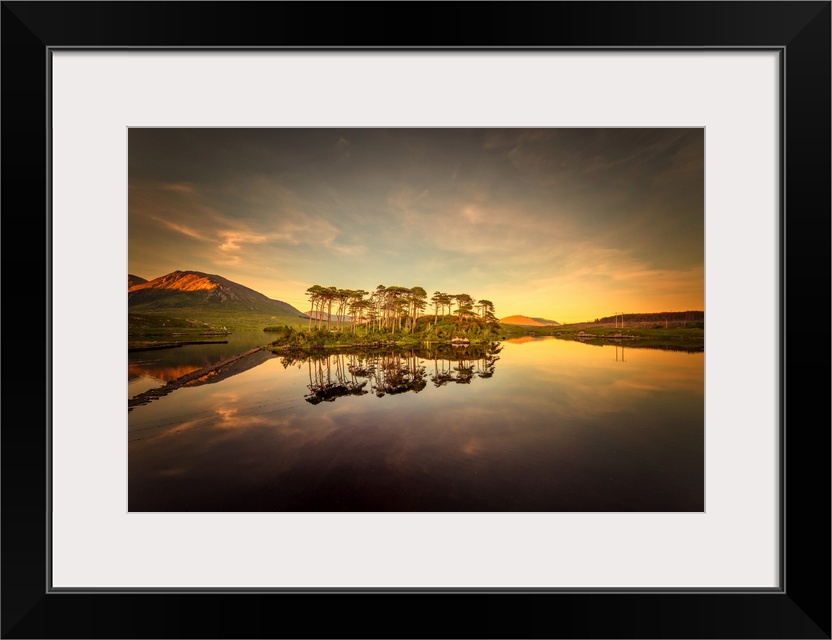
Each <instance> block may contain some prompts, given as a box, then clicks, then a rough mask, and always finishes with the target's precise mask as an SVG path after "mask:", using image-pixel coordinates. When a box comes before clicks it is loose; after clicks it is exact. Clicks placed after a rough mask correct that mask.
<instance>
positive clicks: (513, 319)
mask: <svg viewBox="0 0 832 640" xmlns="http://www.w3.org/2000/svg"><path fill="white" fill-rule="evenodd" d="M500 322H501V323H502V324H513V325H518V326H522V327H558V326H560V322H555V321H554V320H547V319H546V318H530V317H529V316H519V315H518V316H508V317H507V318H502V319H501V320H500Z"/></svg>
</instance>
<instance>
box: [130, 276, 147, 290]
mask: <svg viewBox="0 0 832 640" xmlns="http://www.w3.org/2000/svg"><path fill="white" fill-rule="evenodd" d="M145 282H147V280H145V279H144V278H140V277H139V276H134V275H133V274H131V273H128V274H127V288H128V289H129V288H130V287H135V286H136V285H137V284H144V283H145Z"/></svg>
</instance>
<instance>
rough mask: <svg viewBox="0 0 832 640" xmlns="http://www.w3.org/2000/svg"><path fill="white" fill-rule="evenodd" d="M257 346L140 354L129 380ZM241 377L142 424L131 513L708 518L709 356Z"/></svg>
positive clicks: (378, 358)
mask: <svg viewBox="0 0 832 640" xmlns="http://www.w3.org/2000/svg"><path fill="white" fill-rule="evenodd" d="M256 333H258V332H252V334H256ZM262 337H263V334H262V333H259V335H257V336H254V335H252V336H249V337H248V338H250V339H251V340H252V341H253V344H259V343H262V342H265V341H264V340H263V339H262ZM248 338H246V339H248ZM266 341H267V340H266ZM242 342H245V340H242V341H241V342H240V344H242ZM248 346H250V345H246V346H245V347H244V348H243V349H240V348H238V347H239V344H235V347H234V348H230V349H229V348H228V347H229V345H212V348H214V350H215V351H216V352H211V353H206V350H207V349H208V347H207V346H199V347H182V348H180V349H173V350H168V351H155V352H154V351H151V352H140V353H137V354H131V355H135V356H137V358H135V359H134V358H131V359H130V365H131V371H130V375H131V376H133V380H134V382H135V381H137V380H140V379H141V380H144V383H143V384H148V382H149V381H152V384H149V386H146V387H144V388H149V387H152V386H158V384H159V380H167V379H172V378H175V377H177V376H178V375H182V374H183V373H186V372H187V371H188V370H192V369H195V368H198V367H201V366H205V364H208V363H209V362H211V361H212V358H213V359H214V360H216V359H220V358H222V357H227V355H233V354H234V353H238V352H240V351H242V350H244V349H245V348H248ZM219 347H225V348H226V349H227V351H228V353H227V355H221V354H219V353H218V352H220V351H223V349H220V348H219ZM138 356H141V357H138ZM189 358H190V360H189ZM206 359H207V361H206ZM195 363H196V364H195ZM188 367H190V369H188ZM237 371H238V372H237V373H235V374H234V375H230V376H228V377H224V378H223V379H221V380H219V381H218V382H215V383H211V384H203V385H201V386H195V387H187V388H182V389H179V390H177V391H174V392H173V393H171V394H170V395H168V396H165V397H163V398H160V399H158V400H155V401H154V402H152V403H151V404H149V405H145V406H139V407H136V408H135V409H134V410H133V411H132V412H130V413H129V414H128V425H129V434H128V439H129V485H128V491H129V509H130V511H702V510H703V509H704V354H703V353H694V354H689V353H680V352H668V351H655V350H648V349H634V348H626V347H625V348H623V349H622V348H621V347H616V346H613V345H610V346H604V347H598V346H590V345H584V344H580V343H575V342H567V341H561V340H557V339H554V338H524V339H520V340H517V341H505V342H501V343H500V344H499V347H497V350H496V351H495V352H492V353H487V352H485V351H483V350H474V349H452V348H451V347H443V348H441V349H434V350H433V351H421V352H399V353H396V352H394V351H391V350H388V351H381V352H375V353H372V354H352V355H350V354H341V355H331V356H329V357H323V358H318V359H312V360H308V359H307V360H297V361H290V360H287V359H286V358H280V357H277V356H271V355H268V354H257V355H256V356H255V357H254V358H251V359H250V360H249V361H247V362H246V363H245V364H244V365H242V366H241V367H239V368H238V369H237ZM145 378H147V379H149V381H148V380H145ZM141 386H142V385H137V386H136V387H135V388H138V389H139V391H142V390H144V388H139V387H141ZM135 393H138V391H135Z"/></svg>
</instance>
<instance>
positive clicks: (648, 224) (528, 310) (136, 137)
mask: <svg viewBox="0 0 832 640" xmlns="http://www.w3.org/2000/svg"><path fill="white" fill-rule="evenodd" d="M128 136H129V138H128V153H129V160H128V174H129V175H128V188H129V197H128V270H129V273H131V274H133V275H137V276H140V277H142V278H146V279H148V280H152V279H153V278H157V277H159V276H162V275H165V274H167V273H170V272H172V271H176V270H182V271H202V272H205V273H210V274H216V275H220V276H223V277H225V278H227V279H229V280H232V281H234V282H237V283H239V284H242V285H245V286H246V287H249V288H251V289H254V290H255V291H259V292H260V293H263V294H265V295H267V296H268V297H270V298H274V299H277V300H283V301H284V302H288V303H289V304H291V305H293V306H295V307H297V308H298V309H299V310H301V311H308V310H309V308H310V305H309V302H308V296H307V295H306V293H305V292H306V290H307V289H308V288H309V287H310V286H312V285H315V284H320V285H323V286H335V287H338V288H343V289H364V290H366V291H372V290H374V289H375V288H376V287H377V286H378V285H384V286H393V285H396V286H402V287H414V286H421V287H423V288H424V289H425V290H426V291H427V292H428V297H430V296H431V295H432V294H433V292H434V291H441V292H444V293H451V294H455V293H468V294H469V295H471V296H472V297H474V298H475V299H476V300H480V299H487V300H490V301H491V302H493V303H494V306H495V312H496V315H497V316H498V317H500V318H502V317H506V316H509V315H516V314H520V315H526V316H532V317H543V318H547V319H549V320H555V321H558V322H561V323H568V322H582V321H588V320H593V319H595V318H597V317H603V316H608V315H612V314H614V313H617V312H622V313H641V312H659V311H687V310H702V309H704V292H705V291H704V290H705V286H704V250H705V236H704V232H705V209H704V140H705V138H704V129H701V128H696V129H680V128H673V129H664V128H649V129H633V128H617V129H585V128H569V129H553V128H541V129H519V128H511V129H492V128H480V129H463V128H443V129H425V128H416V129H405V128H402V129H332V128H318V129H291V128H270V129H251V128H238V129H202V128H191V129H175V128H174V129H171V128H166V129H148V128H138V129H135V128H134V129H130V130H129V134H128Z"/></svg>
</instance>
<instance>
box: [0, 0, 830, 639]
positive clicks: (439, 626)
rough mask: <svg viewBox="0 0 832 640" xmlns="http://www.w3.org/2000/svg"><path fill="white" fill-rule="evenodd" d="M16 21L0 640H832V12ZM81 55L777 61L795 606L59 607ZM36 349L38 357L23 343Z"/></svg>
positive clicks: (537, 11) (165, 8) (233, 601)
mask: <svg viewBox="0 0 832 640" xmlns="http://www.w3.org/2000/svg"><path fill="white" fill-rule="evenodd" d="M0 16H2V17H1V18H0V19H1V20H2V32H1V34H0V35H1V36H2V54H3V55H2V96H3V103H2V107H3V108H2V125H3V135H2V168H3V173H2V195H1V196H0V197H2V201H1V202H2V210H3V231H4V233H3V234H2V238H3V240H2V242H3V248H4V251H3V254H2V262H3V274H4V278H3V287H2V295H3V301H4V303H5V309H6V314H5V320H6V322H5V323H4V327H3V337H4V338H5V339H4V340H3V342H2V344H3V347H4V348H3V354H2V363H3V371H2V372H3V374H4V376H3V383H4V384H3V391H2V394H3V400H4V407H5V410H6V411H5V413H6V416H5V417H6V420H5V421H4V424H3V428H2V432H1V433H0V437H2V448H0V455H2V479H3V482H2V502H0V509H2V543H1V544H2V565H1V566H0V575H1V577H2V603H1V607H2V610H0V613H2V622H1V623H0V624H2V627H1V628H0V631H1V632H2V637H4V638H36V637H37V638H81V637H82V638H99V637H108V638H127V637H143V638H162V637H167V638H174V637H176V638H189V637H201V638H215V637H224V638H233V637H239V638H248V637H354V636H362V637H378V636H384V637H396V636H398V637H416V636H419V637H438V636H444V637H458V636H463V637H512V638H520V637H572V638H594V637H605V638H631V637H632V638H635V637H641V638H717V637H719V638H829V637H830V632H832V624H831V623H830V597H831V596H832V588H831V587H830V582H831V581H830V429H829V425H830V403H829V391H830V375H829V367H828V364H827V362H826V358H827V355H828V354H829V353H830V349H829V347H830V344H829V339H830V337H829V331H828V330H826V329H825V326H824V324H823V322H821V326H820V327H817V326H816V324H817V322H815V323H814V324H815V326H814V330H813V331H812V335H811V343H812V344H811V347H803V346H801V348H799V349H798V348H793V349H792V350H789V351H788V352H787V350H786V345H787V344H791V345H799V344H800V345H802V341H801V338H803V339H804V340H805V337H806V336H805V333H806V331H807V330H811V329H812V325H811V324H810V325H809V326H807V324H806V321H807V320H809V319H812V320H816V319H817V318H823V319H824V320H825V319H827V318H829V313H830V290H832V287H830V209H831V208H832V207H831V206H830V204H831V203H830V173H831V171H830V77H831V76H832V74H830V2H829V1H823V2H776V1H773V2H756V1H749V2H661V1H660V2H534V3H525V2H515V3H483V4H479V3H454V2H441V3H366V4H365V3H353V2H343V3H318V2H315V3H294V2H285V3H284V2H147V3H145V2H3V3H2V14H0ZM379 21H380V22H381V23H382V24H384V25H386V28H384V29H381V30H380V29H378V27H377V25H378V24H379ZM64 47H73V48H89V49H92V48H95V49H99V48H100V49H108V48H118V49H123V48H125V47H151V48H180V47H181V48H185V49H192V50H193V49H196V50H199V49H212V48H216V47H226V48H232V49H234V48H246V47H255V48H256V47H277V48H336V49H337V48H367V49H376V48H381V49H384V48H412V49H422V48H426V47H433V48H465V49H469V50H484V49H491V48H495V47H499V48H504V49H517V50H521V49H525V48H529V47H542V48H581V49H583V48H590V49H592V48H605V49H610V50H618V49H620V50H635V49H644V50H656V49H665V48H674V49H675V48H680V47H681V48H690V49H695V50H703V51H707V50H728V49H731V50H736V49H739V50H742V49H769V50H775V51H778V52H779V56H780V71H781V79H783V80H784V83H783V87H782V93H781V114H782V115H781V119H782V120H781V186H782V187H784V188H783V189H781V211H782V213H781V229H780V230H781V238H783V239H784V242H783V244H782V247H781V260H780V276H781V291H782V307H781V310H780V327H781V344H780V361H781V363H782V375H781V382H780V386H781V389H780V391H781V403H780V407H781V409H780V410H781V416H780V418H781V442H780V444H781V447H780V448H781V454H782V457H781V474H780V475H781V485H780V491H781V512H782V518H781V523H780V526H781V540H782V554H781V566H780V569H781V571H780V575H781V583H780V588H777V589H773V590H758V591H748V590H737V591H731V590H720V591H713V590H697V589H689V590H684V589H683V590H673V591H661V590H654V591H627V590H621V591H596V590H582V591H580V590H579V591H569V590H564V591H560V592H546V591H541V590H538V591H535V590H521V591H510V590H482V591H470V590H469V591H463V590H460V591H453V590H444V591H440V590H429V589H426V590H417V589H411V590H398V591H387V590H379V591H350V590H344V591H342V592H334V591H332V590H328V591H323V590H322V591H316V590H307V591H306V592H301V591H289V592H282V593H270V592H257V591H247V592H245V593H242V594H241V593H235V592H231V591H230V590H222V589H216V590H206V592H203V593H199V592H193V591H188V592H184V591H183V592H174V593H170V592H168V593H157V592H154V591H153V590H147V591H146V592H139V591H138V590H134V591H128V592H118V593H108V592H106V591H104V590H101V591H100V592H57V591H55V590H52V589H51V588H50V583H49V555H48V552H47V551H48V532H49V526H50V502H49V500H50V493H49V490H48V489H49V482H50V480H49V478H50V472H49V471H50V458H49V428H50V423H51V413H50V412H51V394H50V379H49V371H50V368H49V362H50V357H51V351H50V349H49V344H48V340H47V339H44V338H43V336H49V335H51V334H50V326H51V324H50V323H51V316H50V306H49V301H50V298H51V290H50V280H49V271H48V265H49V256H50V251H51V248H50V244H49V242H48V239H49V229H50V213H49V212H50V200H49V196H50V191H49V185H50V173H49V172H50V163H49V159H50V148H49V136H48V131H49V124H50V120H49V118H50V110H49V105H48V91H49V80H50V76H49V70H50V56H51V53H50V52H51V51H53V50H56V49H59V48H64ZM79 286H80V285H79ZM79 295H83V294H82V293H79ZM21 321H22V322H23V323H24V324H23V327H21V326H20V323H21ZM32 323H34V325H33V324H32ZM20 329H24V331H25V334H24V335H26V336H30V337H31V339H18V337H17V335H16V334H17V333H18V332H19V331H20ZM33 329H34V331H33ZM816 360H820V370H821V371H826V373H825V374H823V375H821V374H819V373H818V363H817V362H815V361H816ZM787 383H788V384H787ZM17 409H20V411H17ZM12 416H14V417H12ZM81 419H83V418H82V417H79V420H81ZM740 464H741V463H740V462H739V461H738V466H739V465H740ZM305 607H310V608H311V609H306V608H305ZM390 618H392V619H393V620H398V621H399V626H398V627H396V628H390V627H389V626H386V624H385V623H386V621H387V620H389V619H390ZM449 620H450V622H448V621H449ZM449 624H450V625H451V626H448V625H449Z"/></svg>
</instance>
